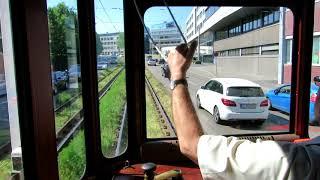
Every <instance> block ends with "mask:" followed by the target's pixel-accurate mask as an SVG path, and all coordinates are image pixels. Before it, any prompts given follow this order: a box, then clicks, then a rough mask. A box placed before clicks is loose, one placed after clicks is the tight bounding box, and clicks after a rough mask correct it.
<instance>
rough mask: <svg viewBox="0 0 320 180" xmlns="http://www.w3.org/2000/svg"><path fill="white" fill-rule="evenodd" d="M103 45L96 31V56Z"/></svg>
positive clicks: (100, 51)
mask: <svg viewBox="0 0 320 180" xmlns="http://www.w3.org/2000/svg"><path fill="white" fill-rule="evenodd" d="M102 50H103V47H102V43H101V41H100V35H99V34H98V33H96V51H97V56H98V55H99V54H101V53H102Z"/></svg>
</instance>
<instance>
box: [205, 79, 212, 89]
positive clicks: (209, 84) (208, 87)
mask: <svg viewBox="0 0 320 180" xmlns="http://www.w3.org/2000/svg"><path fill="white" fill-rule="evenodd" d="M212 85H213V81H209V82H208V83H207V84H206V85H205V86H204V87H205V89H211V87H212Z"/></svg>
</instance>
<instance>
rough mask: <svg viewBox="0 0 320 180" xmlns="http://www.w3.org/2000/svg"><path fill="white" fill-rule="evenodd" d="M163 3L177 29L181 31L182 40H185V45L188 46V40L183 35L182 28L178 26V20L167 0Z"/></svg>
mask: <svg viewBox="0 0 320 180" xmlns="http://www.w3.org/2000/svg"><path fill="white" fill-rule="evenodd" d="M163 3H164V5H165V6H166V7H167V9H168V11H169V13H170V16H171V18H172V20H173V22H174V24H175V25H176V27H177V29H178V31H179V33H180V35H181V37H182V39H183V41H184V43H185V44H187V40H186V38H185V37H184V35H183V33H182V31H181V29H180V27H179V25H178V23H177V21H176V19H175V18H174V16H173V14H172V12H171V9H170V7H169V6H168V4H167V2H166V0H163Z"/></svg>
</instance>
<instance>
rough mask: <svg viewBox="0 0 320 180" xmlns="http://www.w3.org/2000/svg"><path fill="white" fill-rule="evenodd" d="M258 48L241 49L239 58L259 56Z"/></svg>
mask: <svg viewBox="0 0 320 180" xmlns="http://www.w3.org/2000/svg"><path fill="white" fill-rule="evenodd" d="M259 51H260V47H259V46H256V47H248V48H243V49H241V56H250V55H259V54H260V53H259Z"/></svg>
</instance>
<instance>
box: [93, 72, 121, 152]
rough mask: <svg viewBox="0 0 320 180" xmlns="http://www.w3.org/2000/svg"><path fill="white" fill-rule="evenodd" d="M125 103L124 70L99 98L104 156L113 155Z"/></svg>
mask: <svg viewBox="0 0 320 180" xmlns="http://www.w3.org/2000/svg"><path fill="white" fill-rule="evenodd" d="M125 103H126V89H125V71H123V72H121V74H120V76H119V77H118V79H117V80H116V81H115V82H114V84H113V85H112V87H111V89H110V90H109V91H108V93H107V94H106V95H105V96H103V98H102V99H101V100H100V106H99V107H100V128H101V140H102V152H103V154H104V155H105V156H108V157H112V156H114V150H115V146H116V143H117V133H118V129H119V128H120V124H121V119H122V114H123V108H124V105H125Z"/></svg>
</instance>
